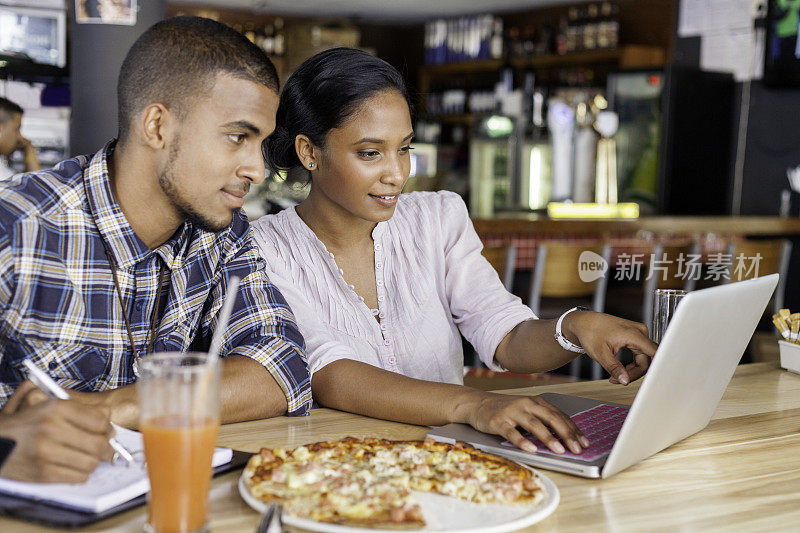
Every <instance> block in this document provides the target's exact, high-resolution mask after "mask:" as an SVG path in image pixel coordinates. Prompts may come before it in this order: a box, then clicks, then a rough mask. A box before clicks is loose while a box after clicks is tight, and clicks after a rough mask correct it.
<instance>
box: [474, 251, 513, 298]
mask: <svg viewBox="0 0 800 533" xmlns="http://www.w3.org/2000/svg"><path fill="white" fill-rule="evenodd" d="M481 254H483V257H485V258H486V260H487V261H489V264H491V265H492V267H494V269H495V270H496V271H497V275H498V276H500V279H501V280H502V282H503V285H504V286H505V288H506V290H507V291H508V292H512V289H513V288H514V270H515V266H516V263H517V248H516V246H514V245H513V244H508V245H502V246H484V247H483V250H481Z"/></svg>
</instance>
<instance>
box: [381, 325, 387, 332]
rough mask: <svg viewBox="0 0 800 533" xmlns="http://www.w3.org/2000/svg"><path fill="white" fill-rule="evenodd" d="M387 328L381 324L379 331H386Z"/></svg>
mask: <svg viewBox="0 0 800 533" xmlns="http://www.w3.org/2000/svg"><path fill="white" fill-rule="evenodd" d="M388 328H389V326H387V325H386V324H381V330H382V331H386V330H387V329H388Z"/></svg>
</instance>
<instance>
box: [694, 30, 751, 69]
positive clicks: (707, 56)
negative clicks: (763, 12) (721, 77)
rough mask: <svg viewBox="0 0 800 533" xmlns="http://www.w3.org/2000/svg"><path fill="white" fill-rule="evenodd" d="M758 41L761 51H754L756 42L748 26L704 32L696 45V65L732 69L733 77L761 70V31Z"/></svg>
mask: <svg viewBox="0 0 800 533" xmlns="http://www.w3.org/2000/svg"><path fill="white" fill-rule="evenodd" d="M761 41H762V42H761V45H760V50H761V52H760V55H757V50H758V48H759V46H757V38H756V32H754V31H753V30H752V29H747V30H738V31H730V32H720V33H712V34H708V35H705V36H703V40H702V44H701V46H700V68H701V69H703V70H708V71H717V72H732V73H733V75H734V78H735V79H736V81H745V80H749V79H752V78H753V77H754V74H755V73H756V72H759V71H762V70H763V66H762V65H761V64H762V63H763V57H764V55H763V54H764V45H763V35H762V37H761ZM762 73H763V72H762Z"/></svg>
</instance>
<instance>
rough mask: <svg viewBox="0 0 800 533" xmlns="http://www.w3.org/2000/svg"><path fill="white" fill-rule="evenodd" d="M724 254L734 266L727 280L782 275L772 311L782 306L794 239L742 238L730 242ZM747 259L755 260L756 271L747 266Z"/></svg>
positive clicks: (776, 289)
mask: <svg viewBox="0 0 800 533" xmlns="http://www.w3.org/2000/svg"><path fill="white" fill-rule="evenodd" d="M725 253H726V255H727V256H728V257H729V258H730V260H731V266H732V267H733V270H732V271H731V272H730V277H729V280H728V283H732V282H734V281H743V280H746V279H752V278H755V277H761V276H766V275H768V274H775V273H777V274H779V275H780V279H779V280H778V286H777V287H776V288H775V294H774V295H773V297H772V313H777V312H778V309H781V308H783V302H784V297H785V291H786V278H787V274H788V273H789V259H790V257H791V255H792V241H790V240H788V239H772V240H754V239H752V240H751V239H742V240H737V241H731V242H730V243H728V246H727V249H726V250H725ZM739 258H741V259H742V260H739ZM747 259H756V261H757V271H756V269H755V268H745V266H747V264H745V263H744V261H746V260H747ZM772 313H771V314H772Z"/></svg>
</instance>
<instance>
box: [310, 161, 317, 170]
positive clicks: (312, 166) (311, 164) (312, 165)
mask: <svg viewBox="0 0 800 533" xmlns="http://www.w3.org/2000/svg"><path fill="white" fill-rule="evenodd" d="M315 166H316V164H315V163H309V164H308V170H311V169H312V168H314V167H315Z"/></svg>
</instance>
